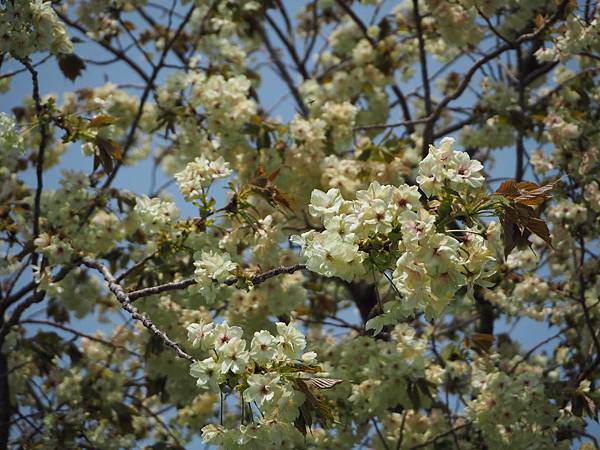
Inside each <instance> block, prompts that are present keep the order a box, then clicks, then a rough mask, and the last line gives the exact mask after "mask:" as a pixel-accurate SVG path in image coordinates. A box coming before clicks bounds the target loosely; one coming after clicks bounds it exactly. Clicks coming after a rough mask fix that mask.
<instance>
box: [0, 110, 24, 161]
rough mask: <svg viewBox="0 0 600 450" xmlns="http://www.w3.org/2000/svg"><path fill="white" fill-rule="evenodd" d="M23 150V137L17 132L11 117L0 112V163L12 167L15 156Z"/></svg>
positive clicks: (15, 159)
mask: <svg viewBox="0 0 600 450" xmlns="http://www.w3.org/2000/svg"><path fill="white" fill-rule="evenodd" d="M22 152H23V137H22V136H21V134H20V133H19V131H18V129H17V126H16V123H15V121H14V119H13V117H11V116H9V115H7V114H4V113H0V165H1V166H2V169H0V170H3V169H4V168H6V169H10V168H12V167H14V165H15V164H16V161H17V156H18V155H19V154H21V153H22Z"/></svg>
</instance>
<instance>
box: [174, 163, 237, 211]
mask: <svg viewBox="0 0 600 450" xmlns="http://www.w3.org/2000/svg"><path fill="white" fill-rule="evenodd" d="M231 173H232V171H231V169H230V168H229V163H228V162H226V161H225V160H224V159H223V157H222V156H219V158H217V159H216V160H214V161H209V160H208V159H207V158H206V157H205V156H204V155H202V156H200V157H198V158H196V159H194V160H193V161H191V162H189V163H188V164H187V166H186V167H185V169H183V170H182V171H181V172H178V173H176V174H175V179H176V180H177V186H179V190H180V191H181V193H182V194H183V196H184V198H185V199H186V200H188V201H192V200H198V199H200V198H202V196H203V195H204V194H205V191H204V189H205V188H207V187H208V186H210V184H211V183H212V182H213V181H214V180H218V179H220V178H227V177H228V176H229V175H231Z"/></svg>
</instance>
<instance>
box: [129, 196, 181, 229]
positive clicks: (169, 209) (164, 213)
mask: <svg viewBox="0 0 600 450" xmlns="http://www.w3.org/2000/svg"><path fill="white" fill-rule="evenodd" d="M134 211H135V213H136V214H137V217H138V218H139V220H140V225H141V227H142V229H143V230H144V232H146V233H148V234H154V233H160V232H165V231H168V230H169V228H170V226H171V225H172V224H173V222H174V221H175V220H177V219H178V218H179V208H178V207H177V205H176V204H175V203H174V202H172V201H167V200H162V199H160V198H158V197H153V198H150V197H148V196H147V195H142V196H140V197H138V198H137V200H136V204H135V208H134Z"/></svg>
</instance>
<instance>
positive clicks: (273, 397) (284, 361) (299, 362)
mask: <svg viewBox="0 0 600 450" xmlns="http://www.w3.org/2000/svg"><path fill="white" fill-rule="evenodd" d="M276 329H277V335H276V336H274V335H272V334H271V333H270V332H269V331H267V330H261V331H257V332H255V333H254V336H253V338H252V340H251V342H250V346H248V344H247V341H246V340H245V339H244V338H243V330H242V329H241V328H240V327H237V326H230V325H229V324H228V323H227V322H222V323H219V324H216V325H215V324H214V323H211V322H209V323H205V322H200V323H192V324H190V325H188V327H187V331H188V338H189V339H190V340H191V341H192V345H193V346H194V347H199V348H200V349H202V350H204V351H209V352H210V353H212V355H211V356H209V357H207V358H205V359H203V360H200V361H196V362H194V363H192V365H191V366H190V375H191V376H192V377H194V378H196V379H197V382H196V384H197V386H199V387H201V388H203V389H208V390H210V391H213V392H216V391H218V390H219V389H221V387H223V386H225V385H227V386H229V387H230V388H236V390H238V391H239V392H240V394H241V398H242V400H243V402H244V403H252V404H254V405H255V407H256V408H258V409H259V411H260V420H258V421H256V423H255V424H253V425H244V424H242V425H241V426H240V427H238V428H236V429H231V430H228V429H226V428H224V427H223V426H219V425H207V426H206V427H204V428H203V430H202V432H203V439H204V441H205V442H207V443H211V444H218V445H222V446H224V447H225V448H239V447H242V446H244V445H250V446H252V445H257V444H258V442H261V441H263V440H264V441H265V442H269V443H272V442H273V439H274V440H275V442H277V441H281V440H282V439H283V437H284V436H286V435H289V438H291V439H296V440H297V439H298V438H299V437H300V434H299V432H298V431H297V430H296V429H295V428H294V426H293V421H294V419H295V418H296V417H297V416H298V414H299V408H300V406H301V405H302V403H303V402H304V399H305V397H304V394H303V393H302V392H300V391H299V390H297V389H294V387H293V386H294V384H293V379H294V377H297V376H298V374H301V373H302V368H303V367H304V368H310V367H313V368H314V367H316V366H315V362H316V354H315V353H314V352H307V353H304V348H305V347H306V339H305V337H304V335H303V334H302V333H300V332H299V331H298V330H297V329H296V328H295V327H294V326H293V325H292V324H285V323H283V322H278V323H277V324H276ZM294 367H299V368H300V369H295V370H293V372H294V373H292V370H291V369H292V368H294ZM250 414H253V412H252V408H250ZM243 448H248V447H243Z"/></svg>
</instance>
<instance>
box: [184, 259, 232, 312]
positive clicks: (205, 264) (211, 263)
mask: <svg viewBox="0 0 600 450" xmlns="http://www.w3.org/2000/svg"><path fill="white" fill-rule="evenodd" d="M194 267H195V270H194V280H196V283H197V284H196V286H195V288H196V289H197V290H198V292H199V293H200V294H201V295H202V296H203V297H204V299H205V301H206V302H207V303H213V302H214V301H215V299H216V298H217V292H218V288H219V284H220V283H223V282H224V281H226V280H227V279H228V278H229V277H230V276H231V275H232V273H233V272H234V271H235V270H236V269H237V267H238V266H237V264H235V263H234V262H233V261H231V257H230V256H229V253H222V252H218V253H217V252H213V251H208V252H206V251H203V252H196V253H195V254H194Z"/></svg>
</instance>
